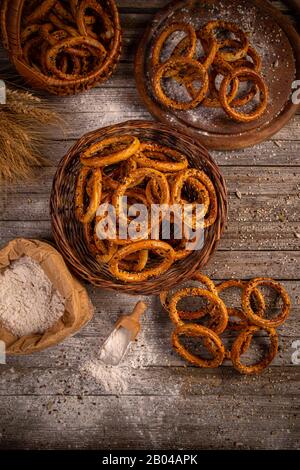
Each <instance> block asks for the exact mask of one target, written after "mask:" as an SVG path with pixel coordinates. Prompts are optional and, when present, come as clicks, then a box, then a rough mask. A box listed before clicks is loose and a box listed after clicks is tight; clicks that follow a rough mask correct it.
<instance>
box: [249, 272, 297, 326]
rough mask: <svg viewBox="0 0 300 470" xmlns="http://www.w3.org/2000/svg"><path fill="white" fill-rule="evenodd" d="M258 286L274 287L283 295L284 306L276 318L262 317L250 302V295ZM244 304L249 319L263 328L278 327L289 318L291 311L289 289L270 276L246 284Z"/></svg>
mask: <svg viewBox="0 0 300 470" xmlns="http://www.w3.org/2000/svg"><path fill="white" fill-rule="evenodd" d="M257 286H269V287H272V288H273V289H274V290H276V291H277V292H278V293H279V295H280V296H281V298H282V300H283V307H282V309H281V312H280V313H279V314H278V315H277V316H276V317H275V318H271V319H267V318H262V317H261V316H259V315H258V314H256V313H254V312H253V310H252V308H251V304H250V297H251V294H252V292H253V290H254V288H256V287H257ZM242 306H243V309H244V312H245V314H246V316H247V319H248V320H249V321H250V322H251V323H254V324H255V325H256V326H259V327H261V328H277V327H278V326H280V325H281V324H282V323H283V322H284V321H285V320H286V319H287V317H288V315H289V313H290V308H291V301H290V297H289V295H288V293H287V291H286V290H285V289H284V287H283V286H282V285H281V284H279V282H276V281H274V280H273V279H269V278H264V277H258V278H256V279H252V280H251V281H249V282H248V283H247V284H246V285H245V286H244V288H243V293H242Z"/></svg>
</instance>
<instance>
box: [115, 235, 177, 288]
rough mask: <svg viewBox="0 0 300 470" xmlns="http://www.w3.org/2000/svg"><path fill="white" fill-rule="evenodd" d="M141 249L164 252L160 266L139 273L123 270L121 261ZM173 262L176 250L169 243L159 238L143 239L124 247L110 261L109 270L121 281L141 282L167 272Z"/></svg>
mask: <svg viewBox="0 0 300 470" xmlns="http://www.w3.org/2000/svg"><path fill="white" fill-rule="evenodd" d="M141 250H149V251H151V250H152V251H154V252H157V253H159V254H161V253H162V252H163V253H164V254H165V257H164V259H163V261H162V262H161V263H160V264H159V265H158V266H155V267H152V268H149V269H146V270H144V271H142V272H139V273H132V272H129V271H121V270H120V268H119V263H120V261H121V260H122V259H123V258H126V256H128V255H130V254H131V253H136V252H137V251H141ZM173 262H174V250H173V248H172V247H171V246H170V245H169V244H168V243H165V242H162V241H159V240H143V241H138V242H134V243H132V244H131V245H127V246H124V247H122V248H121V249H120V250H119V251H118V252H117V253H116V254H115V255H114V257H113V258H112V259H111V261H110V262H109V270H110V272H111V273H112V274H113V276H115V277H116V278H117V279H120V280H121V281H124V282H140V281H146V280H147V279H149V278H151V277H155V276H159V275H160V274H163V273H165V272H166V271H167V270H168V269H169V268H170V267H171V265H172V264H173Z"/></svg>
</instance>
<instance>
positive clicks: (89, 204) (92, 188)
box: [75, 134, 218, 283]
mask: <svg viewBox="0 0 300 470" xmlns="http://www.w3.org/2000/svg"><path fill="white" fill-rule="evenodd" d="M80 164H81V165H82V167H81V169H80V171H79V176H78V179H77V186H76V192H75V215H76V218H77V220H78V221H79V222H81V223H83V224H84V233H85V239H86V240H87V245H88V248H89V249H90V251H91V254H92V256H94V257H95V259H96V261H97V262H98V263H99V264H107V265H108V268H109V270H110V272H111V273H112V275H113V276H114V277H115V278H117V279H119V280H120V281H123V282H127V283H128V282H140V281H144V280H147V279H151V278H153V277H156V276H160V275H161V274H163V273H165V272H166V270H168V269H169V267H170V266H171V265H172V264H173V263H176V262H180V261H181V260H184V259H185V258H187V257H188V256H190V255H191V253H192V252H191V248H190V247H189V246H188V243H189V242H191V240H188V239H187V235H186V234H182V235H181V236H180V238H179V239H177V238H176V237H175V229H176V227H177V226H178V223H179V217H178V215H177V214H176V213H175V211H174V212H171V210H170V217H171V219H170V222H171V224H172V227H173V231H174V237H173V236H171V235H170V236H166V237H165V236H164V237H162V222H163V219H164V216H165V215H166V214H167V210H168V208H169V207H170V206H171V205H172V204H173V202H175V204H176V207H177V206H178V207H180V208H181V209H182V210H184V208H185V206H186V205H189V206H190V205H191V204H192V205H193V204H195V207H196V203H190V202H189V199H190V198H193V197H194V195H197V202H199V203H201V204H203V207H204V211H203V216H204V215H205V214H207V221H208V223H207V226H210V225H211V224H214V221H215V220H216V216H217V208H218V204H217V199H216V193H215V189H214V185H213V183H212V182H211V180H210V178H209V177H208V175H206V174H205V172H204V171H200V170H199V171H196V170H195V171H194V170H193V169H190V168H189V162H188V159H187V157H186V155H184V154H182V153H181V152H178V151H177V150H175V149H174V148H172V147H169V146H167V145H165V144H161V143H156V142H153V141H140V139H138V138H137V137H135V136H134V135H128V134H123V135H113V136H109V137H105V138H102V139H100V140H99V141H97V142H95V143H90V144H89V145H86V146H85V147H84V148H83V149H82V150H81V152H80ZM100 175H101V185H100V186H99V185H98V183H99V181H100V180H98V178H100ZM97 188H98V193H97ZM171 194H172V195H173V196H172V198H171ZM177 195H178V197H177ZM124 198H127V200H126V202H127V205H129V208H130V207H131V206H132V205H133V204H134V205H136V204H142V205H143V207H144V208H146V209H147V216H146V217H147V219H145V221H144V220H143V221H141V222H138V223H137V226H138V227H139V228H138V230H137V231H136V233H135V234H134V236H132V237H130V236H125V237H124V234H123V232H122V234H121V232H120V231H119V229H120V227H121V224H123V223H124V224H125V228H126V235H129V234H127V230H128V224H130V223H131V222H133V221H134V223H136V222H135V220H134V218H135V217H136V216H135V215H133V212H132V213H131V214H130V211H129V212H128V214H127V211H126V212H125V210H124V209H125V206H124V204H125V199H124ZM100 202H101V203H102V204H105V206H104V207H101V213H100V212H98V211H97V208H98V207H96V206H97V204H100ZM107 204H110V209H108V206H107ZM152 204H155V205H159V208H160V210H159V212H158V214H157V218H156V219H154V218H152V216H151V217H150V215H151V212H150V215H149V212H148V209H150V210H151V205H152ZM110 210H113V212H110ZM173 210H174V209H172V211H173ZM96 211H97V214H96ZM136 211H137V212H139V211H140V209H139V208H138V206H136V207H134V213H135V212H136ZM183 212H184V211H183ZM208 212H209V214H208ZM114 217H115V218H116V225H115V226H113V229H112V231H110V230H108V224H110V223H113V218H114ZM213 218H214V220H213ZM144 222H145V224H144ZM185 222H186V220H185ZM146 223H147V226H146ZM181 224H182V222H181ZM201 229H202V228H201ZM119 232H120V233H119ZM153 233H157V234H158V239H156V237H155V236H153ZM149 238H150V239H149ZM157 265H158V266H157Z"/></svg>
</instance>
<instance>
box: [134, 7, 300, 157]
mask: <svg viewBox="0 0 300 470" xmlns="http://www.w3.org/2000/svg"><path fill="white" fill-rule="evenodd" d="M215 19H222V20H225V21H230V22H233V23H236V24H237V25H239V27H240V28H241V29H242V30H243V31H245V32H246V33H247V35H248V38H249V42H250V44H251V45H252V46H254V48H255V49H256V50H257V52H258V53H259V55H260V56H261V59H262V69H261V75H262V76H263V78H264V80H265V82H266V84H267V86H268V88H269V93H270V96H269V102H268V107H267V110H266V112H265V113H264V114H263V115H262V116H261V117H260V118H259V119H257V120H255V121H252V122H249V123H243V122H236V121H234V120H232V119H231V118H230V117H228V116H227V114H226V113H225V111H224V110H223V108H206V107H204V106H202V105H201V104H200V105H198V106H197V107H196V108H195V109H192V110H188V111H177V110H172V109H168V108H165V107H164V106H163V105H161V104H160V103H159V102H158V101H157V100H156V98H155V96H154V94H153V88H152V84H151V77H152V70H151V61H150V57H151V55H152V47H153V42H154V40H155V39H156V38H157V37H158V35H159V34H160V33H161V32H162V31H163V30H164V29H165V28H166V27H167V26H168V24H170V23H173V22H175V21H180V22H182V21H183V22H186V23H189V24H191V25H192V26H193V27H194V28H195V29H196V30H197V29H200V28H201V27H202V26H203V25H204V24H205V23H207V22H208V21H210V20H215ZM183 36H184V33H182V32H179V31H178V32H176V33H174V34H173V35H171V36H170V38H169V39H168V40H167V41H166V44H165V46H164V48H163V50H162V60H166V59H167V58H168V57H169V56H170V54H171V52H172V50H173V49H174V47H175V46H176V44H178V42H179V41H180V40H181V39H182V37H183ZM198 54H199V56H200V55H201V50H200V51H198ZM135 76H136V82H137V88H138V90H139V93H140V94H141V96H142V98H143V100H144V102H145V104H146V106H147V108H148V109H149V111H150V112H151V113H152V114H153V115H154V116H155V117H156V118H157V119H159V120H161V121H163V122H166V123H168V124H171V125H173V126H175V127H179V128H182V129H184V130H185V132H188V133H189V134H191V135H192V136H193V137H195V138H198V139H199V140H200V141H201V142H202V143H203V144H204V145H205V146H206V147H209V148H213V149H220V150H221V149H223V150H225V149H238V148H243V147H248V146H250V145H254V144H256V143H258V142H261V141H263V140H266V139H267V138H269V137H270V136H271V135H273V134H275V133H276V132H278V131H279V129H281V128H282V127H283V126H284V125H285V124H286V123H287V122H288V120H289V119H290V118H291V117H292V116H293V115H294V114H295V113H296V111H297V108H298V106H297V105H296V104H293V103H292V101H291V98H292V93H293V88H292V87H293V82H294V81H295V80H296V79H300V39H299V36H298V34H297V32H296V31H295V29H294V28H293V27H292V25H291V24H290V22H289V20H288V19H287V17H285V16H284V15H282V14H281V13H280V12H279V11H278V10H277V9H276V8H274V7H272V6H271V5H270V4H269V3H268V2H267V1H265V0H221V1H220V0H189V1H177V2H171V4H169V5H167V7H165V8H164V9H162V10H160V11H159V12H158V13H157V14H156V16H155V18H154V20H153V22H152V24H151V25H150V26H149V28H148V29H147V31H146V32H145V35H144V37H143V39H142V41H141V43H140V46H139V48H138V51H137V54H136V62H135ZM164 86H165V90H166V92H167V94H168V95H169V96H171V97H172V98H176V99H178V100H179V101H180V100H181V101H184V100H186V99H188V98H187V97H186V96H188V95H187V94H186V90H185V88H184V87H182V86H180V85H178V83H177V82H176V80H174V79H168V80H167V81H166V83H165V84H164ZM241 86H243V85H241ZM244 86H247V84H244ZM241 91H242V90H241ZM258 99H259V94H257V96H256V97H255V99H254V100H253V102H251V103H249V104H248V105H246V106H247V107H248V109H249V110H251V109H252V108H253V107H255V106H256V104H257V100H258ZM240 110H242V111H245V112H246V111H247V108H246V107H243V108H240Z"/></svg>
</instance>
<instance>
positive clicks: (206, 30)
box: [202, 20, 249, 62]
mask: <svg viewBox="0 0 300 470" xmlns="http://www.w3.org/2000/svg"><path fill="white" fill-rule="evenodd" d="M216 29H225V30H228V31H230V32H231V33H234V34H235V36H237V37H238V38H239V40H240V47H237V48H236V50H235V51H234V52H230V51H228V52H226V51H222V48H223V47H227V45H228V42H227V40H224V41H218V39H217V38H216V36H215V30H216ZM202 34H203V36H204V37H205V36H208V37H211V36H213V37H214V38H215V40H216V41H217V42H218V43H219V50H218V56H219V57H221V58H222V59H224V60H226V61H227V62H233V61H235V60H238V59H242V58H243V57H245V55H246V54H247V50H248V47H249V41H248V38H247V35H246V34H245V33H244V31H242V30H241V29H240V28H239V27H238V26H237V25H236V24H234V23H230V22H228V21H222V20H214V21H209V22H208V23H207V24H206V25H205V26H204V27H203V29H202Z"/></svg>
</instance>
